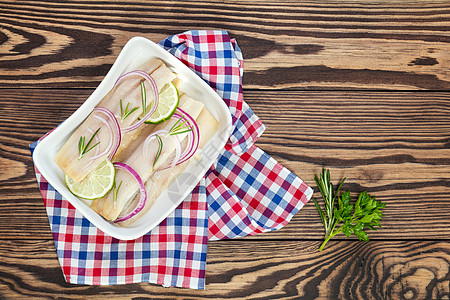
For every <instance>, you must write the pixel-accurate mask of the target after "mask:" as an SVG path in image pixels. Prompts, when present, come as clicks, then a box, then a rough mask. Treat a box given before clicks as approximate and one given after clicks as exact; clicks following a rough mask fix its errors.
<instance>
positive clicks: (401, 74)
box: [0, 0, 450, 90]
mask: <svg viewBox="0 0 450 300" xmlns="http://www.w3.org/2000/svg"><path fill="white" fill-rule="evenodd" d="M0 7H1V11H0V87H58V88H68V87H80V88H94V87H96V86H97V85H98V83H99V82H100V81H101V79H102V78H103V76H104V75H105V74H106V73H107V71H108V70H109V68H110V66H111V65H112V63H113V62H114V60H115V58H116V57H117V55H118V54H119V52H120V50H121V49H122V47H123V46H124V44H125V43H126V41H127V40H129V39H130V38H131V37H133V36H137V35H139V36H145V37H147V38H149V39H151V40H153V41H155V42H157V41H159V40H161V39H163V38H164V37H166V36H169V35H172V34H176V33H180V32H183V31H185V30H188V29H223V30H227V31H228V32H229V33H230V35H231V36H232V37H235V38H236V39H237V41H238V44H239V45H240V47H241V48H242V50H243V53H244V58H245V72H246V73H245V76H244V87H245V88H263V89H280V88H290V89H299V88H300V89H343V90H345V89H400V90H405V89H407V90H410V89H428V90H429V89H431V90H442V89H446V90H448V89H449V88H450V78H449V73H448V70H449V68H450V64H449V61H450V58H449V53H450V46H449V45H450V44H449V42H450V38H449V35H448V30H449V24H450V23H449V21H450V5H449V4H448V1H434V0H433V1H432V0H429V1H387V0H384V1H377V2H371V3H370V4H369V3H367V1H363V0H355V1H345V2H343V1H327V2H326V3H324V2H323V1H319V0H317V1H301V2H297V1H284V2H280V1H273V0H270V1H266V0H264V1H253V0H246V1H188V2H186V1H165V0H160V1H138V2H125V1H78V0H72V1H64V2H59V1H0Z"/></svg>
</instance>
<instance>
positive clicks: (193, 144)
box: [174, 108, 200, 165]
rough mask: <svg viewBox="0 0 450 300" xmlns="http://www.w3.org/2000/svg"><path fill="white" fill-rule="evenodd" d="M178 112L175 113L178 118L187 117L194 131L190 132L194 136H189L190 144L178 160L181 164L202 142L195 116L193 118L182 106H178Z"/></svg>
mask: <svg viewBox="0 0 450 300" xmlns="http://www.w3.org/2000/svg"><path fill="white" fill-rule="evenodd" d="M177 112H178V113H174V116H175V117H178V118H180V117H181V118H185V119H186V120H187V121H188V123H189V125H190V127H191V128H192V131H190V132H189V133H190V135H192V136H191V137H189V136H188V146H187V147H186V149H185V150H184V152H183V154H181V157H180V159H179V160H178V162H177V165H179V164H181V163H183V162H185V161H187V160H188V159H189V158H191V157H192V156H193V155H194V153H195V151H197V149H198V145H199V143H200V129H199V128H198V125H197V123H196V122H195V120H194V118H192V117H191V116H190V115H189V114H188V113H187V112H185V111H183V110H182V109H181V108H177Z"/></svg>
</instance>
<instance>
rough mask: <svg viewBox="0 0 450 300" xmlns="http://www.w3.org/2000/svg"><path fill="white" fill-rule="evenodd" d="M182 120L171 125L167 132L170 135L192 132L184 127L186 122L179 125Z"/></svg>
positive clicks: (189, 128)
mask: <svg viewBox="0 0 450 300" xmlns="http://www.w3.org/2000/svg"><path fill="white" fill-rule="evenodd" d="M181 120H182V118H180V119H178V120H177V121H176V122H175V124H173V126H172V128H170V130H169V134H170V135H176V134H182V133H186V132H190V131H192V128H191V127H190V126H189V124H188V126H184V125H185V124H186V123H187V120H184V122H183V123H181V124H179V123H180V122H181Z"/></svg>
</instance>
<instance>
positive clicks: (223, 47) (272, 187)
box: [30, 30, 312, 289]
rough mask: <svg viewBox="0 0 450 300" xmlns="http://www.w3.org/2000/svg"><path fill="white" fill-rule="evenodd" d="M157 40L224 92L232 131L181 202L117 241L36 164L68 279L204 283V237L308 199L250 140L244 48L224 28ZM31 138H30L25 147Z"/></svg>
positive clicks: (286, 215)
mask: <svg viewBox="0 0 450 300" xmlns="http://www.w3.org/2000/svg"><path fill="white" fill-rule="evenodd" d="M159 44H160V45H161V46H162V47H164V48H165V49H167V50H168V51H169V52H171V53H172V54H173V55H174V56H176V57H177V58H178V59H180V60H181V61H182V62H183V63H185V64H186V65H187V66H188V67H190V68H191V69H192V70H194V71H195V72H196V73H197V74H198V75H199V76H200V77H202V78H203V79H204V80H205V81H206V82H207V83H208V84H209V85H210V86H211V87H212V88H213V89H214V90H215V91H216V92H217V93H218V94H219V95H220V96H221V97H222V98H223V100H224V101H225V103H226V104H227V105H228V107H229V109H230V113H231V115H232V120H233V126H234V129H233V133H232V135H231V136H230V139H229V141H228V143H227V145H226V146H225V149H224V150H223V151H222V153H221V154H220V155H219V157H218V158H217V161H216V162H215V163H214V165H213V166H212V167H211V168H210V170H209V171H208V172H207V173H206V174H205V176H204V178H203V179H202V180H200V182H199V184H198V185H197V187H196V188H195V189H194V190H193V191H192V193H191V194H190V195H189V196H188V197H187V198H186V199H185V200H184V201H183V202H182V203H181V204H180V205H179V207H178V208H177V209H176V210H175V211H174V212H173V213H172V214H171V215H169V216H168V217H167V219H165V220H164V221H163V222H162V223H161V224H160V225H158V226H157V227H156V228H155V229H153V230H152V231H151V232H149V233H148V234H146V235H144V236H143V237H141V238H138V239H136V240H131V241H122V240H117V239H115V238H113V237H110V236H108V235H106V234H104V233H103V232H102V231H100V230H99V229H97V228H96V227H95V226H93V225H92V224H91V223H90V222H89V221H88V220H87V219H86V218H84V217H83V216H82V215H81V214H80V213H79V212H78V211H77V210H76V209H75V208H74V207H73V206H72V205H71V204H70V203H69V202H68V201H67V200H65V199H63V198H62V196H61V195H60V194H59V193H58V192H57V191H56V190H55V189H54V188H53V187H52V186H51V185H50V184H48V182H47V181H46V180H45V178H43V177H42V176H41V174H40V173H39V170H37V169H36V177H37V181H38V183H39V188H40V190H41V193H42V196H43V199H44V204H45V207H46V210H47V214H48V218H49V222H50V227H51V230H52V233H53V237H54V240H55V247H56V251H57V255H58V259H59V262H60V264H61V267H62V270H63V273H64V276H65V279H66V281H67V282H70V283H77V284H93V285H100V284H102V285H111V284H124V283H133V282H150V283H156V284H160V285H164V286H177V287H186V288H194V289H203V288H205V276H206V274H205V269H206V252H207V242H208V240H218V239H229V238H235V237H243V236H247V235H253V234H257V233H262V232H267V231H272V230H276V229H279V228H281V227H283V226H284V225H286V224H287V223H288V222H289V221H290V219H291V218H292V217H293V216H294V215H295V214H296V213H297V212H298V210H299V209H301V208H302V207H303V205H304V204H305V203H306V202H307V201H308V200H309V199H310V198H311V195H312V189H311V188H310V187H308V186H307V185H306V184H305V183H304V182H303V181H302V180H301V179H300V178H298V177H297V176H296V175H294V174H293V173H292V172H290V171H289V170H287V169H286V168H285V167H283V166H282V165H280V164H279V163H278V162H277V161H275V160H274V159H273V158H272V157H270V156H269V155H268V154H266V153H265V152H264V151H262V150H261V149H259V148H258V147H256V146H255V145H254V142H255V141H256V139H257V138H258V137H259V136H260V135H261V134H262V133H263V131H264V125H263V124H262V122H261V121H260V120H259V118H258V117H257V116H256V115H255V114H254V113H253V111H252V110H251V109H250V107H249V106H248V105H247V104H246V103H245V102H244V101H243V95H242V84H241V78H242V74H243V59H242V53H241V50H240V49H239V47H238V45H237V43H236V42H235V41H234V40H233V39H230V38H229V36H228V34H227V32H225V31H212V30H202V31H188V32H184V33H182V34H178V35H174V36H171V37H169V38H167V39H165V40H163V41H161V42H160V43H159ZM43 138H44V137H43ZM37 143H38V142H35V143H33V144H32V145H30V149H31V151H33V149H34V148H35V146H36V144H37Z"/></svg>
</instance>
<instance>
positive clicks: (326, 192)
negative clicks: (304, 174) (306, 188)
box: [313, 169, 386, 251]
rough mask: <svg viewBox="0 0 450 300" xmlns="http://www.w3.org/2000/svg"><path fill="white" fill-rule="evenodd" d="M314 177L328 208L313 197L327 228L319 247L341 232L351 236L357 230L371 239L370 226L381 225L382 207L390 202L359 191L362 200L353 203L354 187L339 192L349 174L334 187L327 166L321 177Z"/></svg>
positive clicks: (321, 247) (359, 197) (367, 239)
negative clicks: (351, 194) (369, 234)
mask: <svg viewBox="0 0 450 300" xmlns="http://www.w3.org/2000/svg"><path fill="white" fill-rule="evenodd" d="M314 179H315V181H316V183H317V186H318V188H319V191H320V193H321V195H322V198H323V202H324V209H322V208H321V207H320V205H319V203H318V202H317V200H316V199H314V198H313V201H314V204H315V205H316V208H317V210H318V211H319V215H320V218H321V219H322V223H323V226H324V228H325V237H324V241H323V242H322V244H321V245H320V247H319V251H322V250H323V249H324V247H325V245H326V244H327V243H328V241H329V240H330V239H331V238H332V237H334V236H335V235H337V234H339V233H344V234H345V235H346V236H347V237H350V236H351V235H352V234H355V236H356V237H357V238H358V239H359V240H360V241H366V242H368V241H369V236H368V235H367V232H366V230H368V229H370V230H376V228H375V227H380V228H381V224H380V220H381V218H382V217H383V214H382V209H383V208H384V207H385V206H386V203H383V202H381V201H377V200H376V199H375V197H372V196H371V195H370V194H368V193H367V192H366V191H364V192H362V193H360V194H359V196H358V200H357V201H356V202H355V203H354V204H353V203H352V202H351V197H350V191H347V192H344V193H341V195H339V191H340V189H341V187H342V184H343V183H344V181H345V178H344V179H343V180H342V181H341V182H340V183H339V185H338V187H337V188H336V190H334V188H333V184H332V183H331V177H330V170H325V169H323V170H322V174H320V177H317V175H315V176H314ZM336 201H337V203H336Z"/></svg>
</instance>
